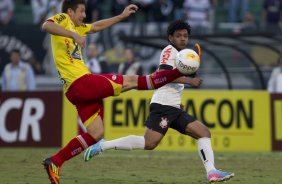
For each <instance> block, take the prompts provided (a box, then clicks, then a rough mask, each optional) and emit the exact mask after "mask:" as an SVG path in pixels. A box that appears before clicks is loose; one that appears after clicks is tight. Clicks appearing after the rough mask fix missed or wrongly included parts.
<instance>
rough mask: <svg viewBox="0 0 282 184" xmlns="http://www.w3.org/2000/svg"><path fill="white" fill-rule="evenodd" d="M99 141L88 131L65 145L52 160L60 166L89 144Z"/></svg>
mask: <svg viewBox="0 0 282 184" xmlns="http://www.w3.org/2000/svg"><path fill="white" fill-rule="evenodd" d="M96 142H97V141H96V140H95V139H94V138H93V137H92V136H91V135H90V134H88V133H83V134H81V135H78V136H77V137H75V138H73V139H72V140H71V141H70V142H69V143H68V144H67V145H66V146H65V147H63V148H62V149H61V150H60V151H59V152H58V153H57V154H55V155H54V156H52V158H51V159H52V161H53V162H54V163H55V164H56V165H57V166H59V167H61V166H62V165H63V163H64V162H65V161H67V160H69V159H71V158H72V157H74V156H76V155H78V154H80V153H81V152H82V151H83V150H85V149H86V148H88V147H89V146H91V145H93V144H95V143H96Z"/></svg>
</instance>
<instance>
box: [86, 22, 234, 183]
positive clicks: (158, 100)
mask: <svg viewBox="0 0 282 184" xmlns="http://www.w3.org/2000/svg"><path fill="white" fill-rule="evenodd" d="M190 32H191V28H190V25H189V24H188V23H187V22H184V21H181V20H177V21H173V22H171V23H170V25H169V26H168V29H167V36H168V41H169V45H168V46H166V47H165V48H164V49H163V50H162V52H161V56H160V64H159V68H158V69H159V70H172V69H174V68H175V59H176V55H177V53H178V51H180V50H182V49H184V48H186V47H187V44H188V40H189V35H190ZM201 82H202V80H201V79H200V78H197V77H195V78H190V77H180V78H178V79H176V80H174V81H173V82H171V83H169V84H166V85H165V86H163V87H161V88H159V89H157V90H156V91H155V92H154V94H153V97H152V99H151V103H150V115H149V117H148V119H147V120H146V130H145V135H144V136H135V135H130V136H126V137H122V138H119V139H115V140H112V141H104V140H101V141H100V142H98V143H97V144H94V145H92V146H91V147H89V148H88V149H87V151H86V152H85V154H84V160H85V161H88V160H90V158H91V157H93V156H95V155H97V154H100V153H101V152H103V151H105V150H108V149H122V150H132V149H146V150H152V149H154V148H156V147H157V146H158V144H159V143H160V141H161V140H162V138H163V137H164V136H165V134H166V132H167V130H168V128H173V129H175V130H177V131H178V132H180V133H181V134H184V135H189V136H191V137H193V138H195V139H197V140H198V151H199V155H200V157H201V160H202V162H203V164H204V167H205V169H206V172H207V179H208V181H209V182H216V181H226V180H229V179H230V178H231V177H233V176H234V173H230V172H223V171H220V170H217V169H216V168H215V166H214V155H213V150H212V146H211V133H210V131H209V129H208V128H207V127H206V126H205V125H204V124H202V123H201V122H200V121H198V120H196V119H195V118H194V117H192V116H190V115H189V114H187V113H186V112H185V111H183V109H182V108H181V94H182V91H183V89H184V84H189V85H191V86H193V87H199V86H200V85H201Z"/></svg>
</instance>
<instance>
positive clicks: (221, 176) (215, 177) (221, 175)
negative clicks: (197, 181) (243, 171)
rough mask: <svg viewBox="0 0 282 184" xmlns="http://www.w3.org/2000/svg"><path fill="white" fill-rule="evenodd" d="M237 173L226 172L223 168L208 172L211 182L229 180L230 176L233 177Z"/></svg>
mask: <svg viewBox="0 0 282 184" xmlns="http://www.w3.org/2000/svg"><path fill="white" fill-rule="evenodd" d="M234 175H235V174H234V173H231V172H224V171H221V170H217V169H214V170H211V171H210V172H208V175H207V177H208V180H209V182H210V183H214V182H222V181H227V180H229V179H230V178H232V177H233V176H234Z"/></svg>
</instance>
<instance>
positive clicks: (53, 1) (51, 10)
mask: <svg viewBox="0 0 282 184" xmlns="http://www.w3.org/2000/svg"><path fill="white" fill-rule="evenodd" d="M62 5H63V1H62V0H49V7H48V9H47V16H46V17H51V16H53V15H56V14H58V13H61V12H62Z"/></svg>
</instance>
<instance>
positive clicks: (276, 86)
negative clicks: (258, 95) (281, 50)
mask: <svg viewBox="0 0 282 184" xmlns="http://www.w3.org/2000/svg"><path fill="white" fill-rule="evenodd" d="M277 63H278V66H277V67H275V68H274V69H273V70H272V72H271V75H270V79H269V81H268V87H267V90H268V91H269V92H271V93H282V54H281V55H280V57H279V59H278V62H277Z"/></svg>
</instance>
